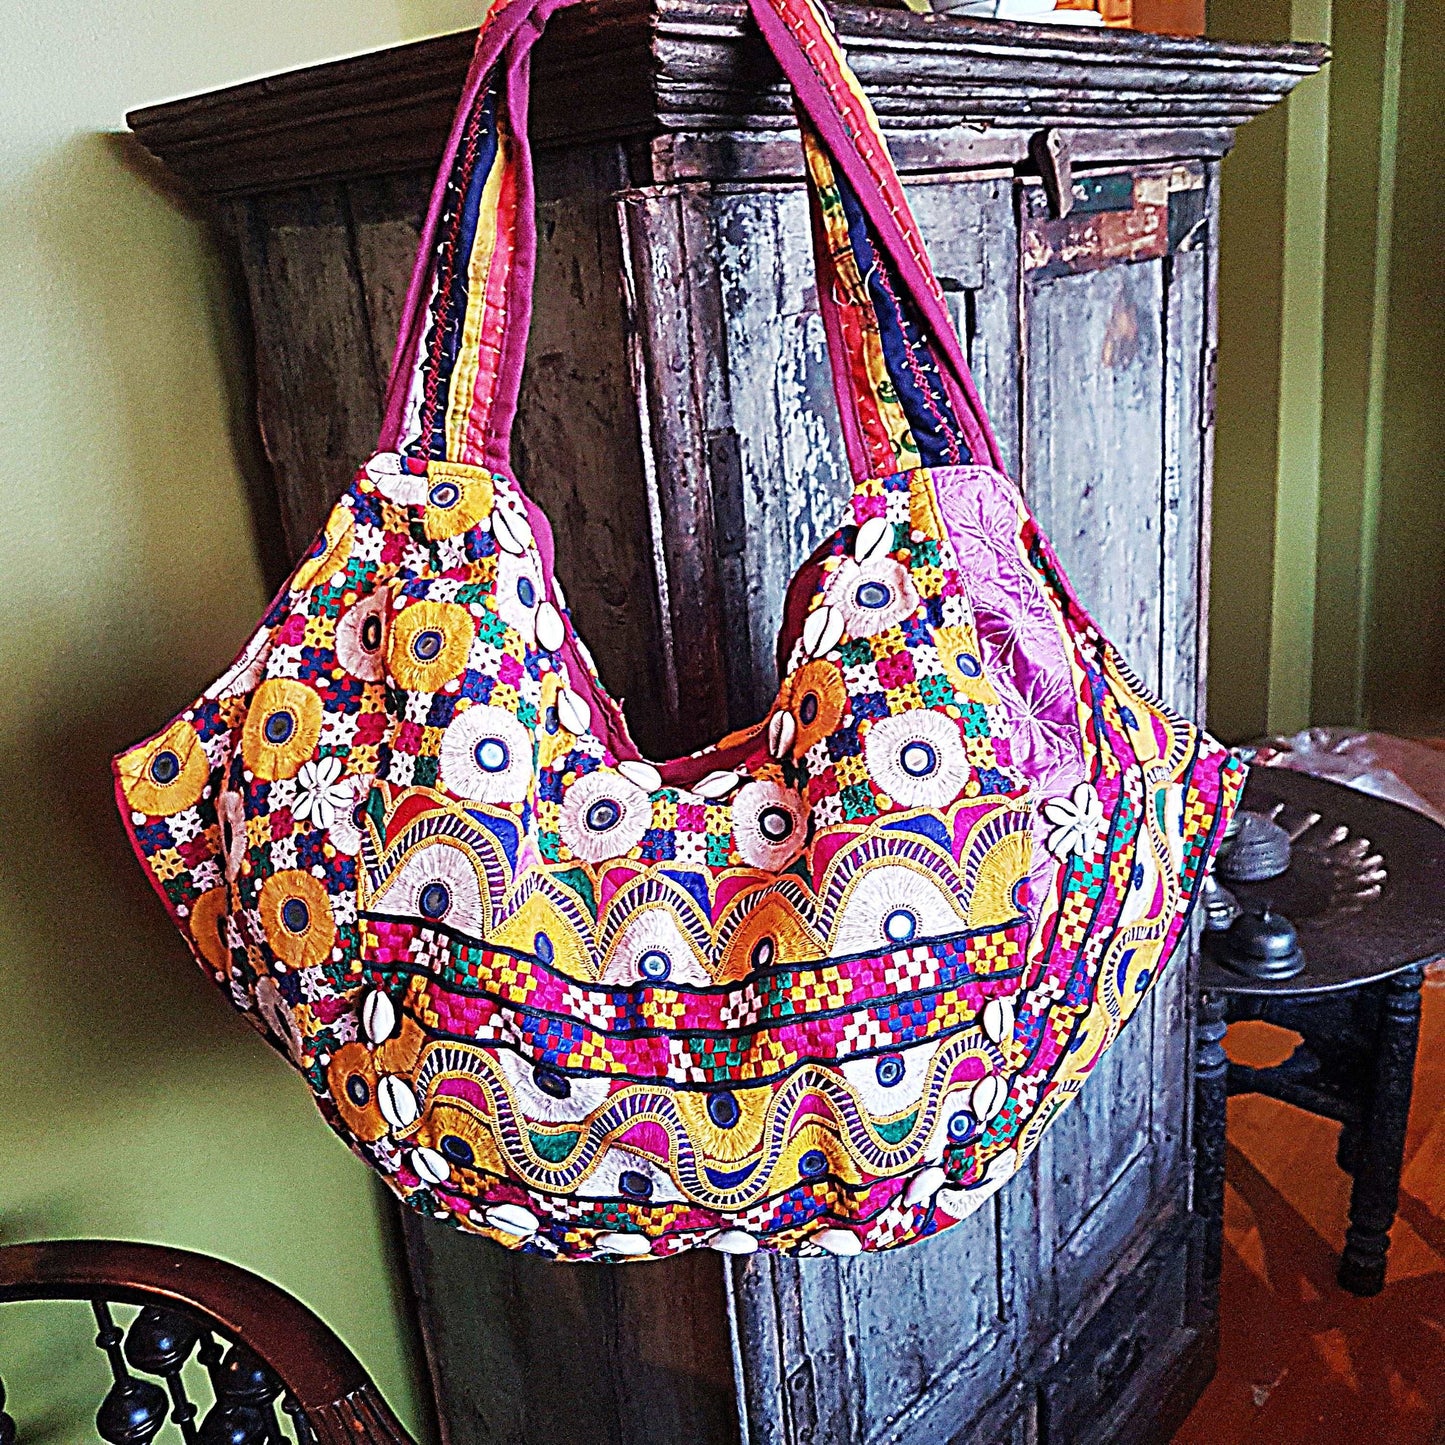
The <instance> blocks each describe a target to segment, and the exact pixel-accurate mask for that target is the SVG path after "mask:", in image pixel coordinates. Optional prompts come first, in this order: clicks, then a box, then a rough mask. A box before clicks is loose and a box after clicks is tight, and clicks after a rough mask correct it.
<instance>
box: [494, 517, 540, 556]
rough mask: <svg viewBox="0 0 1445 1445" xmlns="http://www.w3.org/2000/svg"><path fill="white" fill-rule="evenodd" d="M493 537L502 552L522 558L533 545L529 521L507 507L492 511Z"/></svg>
mask: <svg viewBox="0 0 1445 1445" xmlns="http://www.w3.org/2000/svg"><path fill="white" fill-rule="evenodd" d="M492 535H493V536H494V537H495V538H496V539H497V546H499V547H500V548H501V549H502V551H504V552H510V553H511V554H512V556H514V557H520V556H521V555H522V553H523V552H525V551H526V550H527V548H528V547H530V546H531V545H532V529H531V527H530V526H528V524H527V519H526V518H525V517H523V516H521V515H520V514H519V513H517V512H510V511H508V510H507V509H506V508H505V507H494V508H493V509H492Z"/></svg>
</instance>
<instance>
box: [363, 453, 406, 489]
mask: <svg viewBox="0 0 1445 1445" xmlns="http://www.w3.org/2000/svg"><path fill="white" fill-rule="evenodd" d="M365 470H366V475H367V476H368V477H370V478H371V480H372V481H373V482H379V481H380V480H381V479H382V478H383V477H395V476H397V475H399V474H400V472H401V456H400V454H399V453H397V452H377V454H376V455H375V456H374V457H372V458H371V460H370V461H369V462H367V464H366V468H365Z"/></svg>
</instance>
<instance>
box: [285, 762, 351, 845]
mask: <svg viewBox="0 0 1445 1445" xmlns="http://www.w3.org/2000/svg"><path fill="white" fill-rule="evenodd" d="M345 766H346V765H345V764H344V763H343V762H342V761H341V759H340V758H313V759H311V761H310V762H305V763H302V764H301V770H300V772H298V773H297V774H296V801H295V803H294V804H293V805H292V811H293V812H294V813H295V814H296V817H297V818H298V819H300V820H301V821H302V822H303V823H304V822H307V821H310V822H311V823H314V824H315V825H316V827H318V828H329V827H331V825H332V824H333V823H334V822H335V821H336V817H337V814H338V813H340V812H342V811H343V810H344V809H346V808H348V807H349V806H350V805H351V788H350V786H349V785H348V784H347V783H345V782H344V781H342V777H341V774H342V772H343V771H344V770H345Z"/></svg>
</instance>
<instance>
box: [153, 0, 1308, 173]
mask: <svg viewBox="0 0 1445 1445" xmlns="http://www.w3.org/2000/svg"><path fill="white" fill-rule="evenodd" d="M837 20H838V25H839V31H840V34H841V35H842V37H843V40H844V42H845V44H846V45H847V48H848V53H849V56H850V58H851V60H852V62H853V65H854V67H855V68H856V70H857V72H858V76H859V79H860V80H861V81H862V83H863V85H864V87H865V88H866V89H867V90H868V92H869V94H870V96H871V98H872V100H873V103H874V105H875V107H876V109H877V110H878V113H879V115H880V116H881V117H882V120H883V124H884V127H885V129H886V130H888V131H890V132H892V133H893V134H894V135H895V136H896V137H899V138H900V139H901V140H903V141H904V142H905V147H904V149H905V156H904V163H905V164H908V163H909V160H908V157H907V154H906V152H907V151H908V149H909V144H908V143H910V142H911V143H912V148H913V149H914V150H917V149H918V145H919V142H920V141H922V140H923V139H924V138H926V137H935V138H941V137H943V136H945V135H946V134H947V133H949V132H953V133H954V135H955V144H956V142H957V133H958V132H959V129H960V128H964V138H965V139H967V138H970V137H972V138H975V139H978V138H989V139H995V140H996V139H998V138H999V137H1000V136H1001V135H1011V136H1012V143H1005V144H1003V145H1002V146H998V145H994V146H992V147H985V148H984V149H985V150H986V151H988V150H991V151H992V152H993V154H992V156H991V159H992V161H993V162H994V163H997V161H998V160H999V159H1001V158H1003V159H1008V160H1010V161H1012V160H1015V159H1018V158H1020V157H1021V156H1022V155H1023V154H1024V151H1025V149H1026V139H1027V136H1028V135H1030V134H1032V133H1033V132H1035V131H1037V130H1039V129H1040V128H1042V127H1047V126H1054V127H1068V128H1071V129H1075V130H1082V131H1085V132H1097V131H1104V132H1108V131H1119V130H1121V129H1122V130H1130V131H1140V130H1142V131H1146V132H1150V131H1156V132H1179V131H1181V130H1194V131H1197V130H1204V131H1208V132H1211V133H1214V135H1215V136H1216V139H1215V140H1214V141H1212V142H1210V143H1209V144H1207V145H1206V147H1205V150H1206V151H1207V152H1208V153H1218V152H1219V150H1220V149H1221V142H1220V139H1219V137H1221V136H1223V137H1224V141H1223V143H1224V144H1227V135H1228V133H1229V132H1231V131H1232V130H1233V128H1234V127H1236V126H1238V125H1241V124H1242V123H1243V122H1244V121H1246V120H1248V119H1249V118H1250V117H1251V116H1254V115H1257V114H1259V113H1260V112H1261V111H1263V110H1265V109H1267V108H1268V107H1269V106H1271V105H1273V104H1275V102H1276V101H1278V100H1280V99H1281V98H1282V97H1283V96H1285V95H1286V94H1288V92H1289V91H1290V90H1291V89H1292V88H1293V87H1294V85H1296V84H1297V83H1298V82H1299V81H1300V80H1301V79H1303V78H1304V77H1305V76H1307V75H1310V74H1312V73H1313V72H1314V71H1316V70H1318V69H1319V68H1320V66H1321V65H1322V64H1323V63H1324V61H1325V59H1326V56H1327V53H1328V52H1327V51H1326V50H1325V48H1324V47H1323V46H1318V45H1303V44H1294V43H1282V44H1276V45H1241V44H1234V43H1229V42H1224V41H1218V40H1205V39H1198V38H1183V37H1178V36H1168V35H1145V34H1138V33H1134V32H1131V31H1118V30H1092V29H1081V30H1077V31H1074V30H1067V29H1062V28H1060V27H1057V26H1028V25H1013V24H1007V23H996V22H985V21H968V20H960V19H956V18H954V17H952V16H947V15H916V14H913V13H911V12H907V11H897V10H881V9H867V8H861V7H842V8H840V9H839V10H838V12H837ZM474 36H475V32H474V31H461V32H458V33H457V34H454V35H443V36H439V37H437V38H435V39H431V40H422V41H417V42H415V43H414V44H409V45H400V46H394V47H392V48H390V49H387V50H381V51H376V52H373V53H372V54H369V55H360V56H356V57H353V58H351V59H348V60H339V61H333V62H330V63H328V64H324V65H316V66H311V67H309V68H307V69H305V70H296V71H290V72H287V73H285V74H282V75H277V76H271V77H268V78H266V79H264V80H257V81H251V82H248V83H246V84H244V85H237V86H231V87H229V88H227V89H224V90H217V91H212V92H210V93H208V94H205V95H199V96H193V97H191V98H189V99H186V100H177V101H171V102H169V103H167V104H164V105H155V106H149V107H146V108H144V109H141V110H136V111H133V112H132V113H131V114H130V115H129V116H128V117H127V119H128V121H129V124H130V126H131V128H132V129H133V130H134V131H135V133H136V135H137V136H138V137H139V139H140V141H141V143H142V144H143V145H144V146H145V147H146V148H147V149H148V150H150V151H151V152H152V153H153V154H155V155H156V156H158V157H159V158H160V159H161V160H162V161H163V162H164V163H165V164H166V165H167V166H168V167H169V168H170V169H171V170H172V171H174V172H175V173H176V174H177V175H180V176H182V177H184V178H185V179H186V180H187V181H189V182H190V183H191V184H192V185H193V186H194V187H195V189H196V190H198V191H199V192H201V193H202V194H205V195H235V194H241V193H245V192H251V191H258V190H271V189H275V188H277V187H281V186H287V185H301V184H306V183H311V182H315V181H320V180H326V179H336V178H341V177H348V176H355V175H361V174H367V175H377V174H381V173H385V172H387V171H401V170H408V169H413V168H424V167H427V166H430V165H432V164H434V163H435V161H436V158H437V156H438V155H439V153H440V151H441V147H442V143H443V141H444V139H445V135H446V131H447V127H448V125H449V124H450V121H451V117H452V110H453V107H454V106H455V103H456V97H457V94H458V92H459V90H460V88H461V84H462V79H463V77H464V75H465V73H466V69H467V63H468V60H469V58H470V55H471V49H472V43H473V38H474ZM534 70H535V76H536V84H535V87H534V89H535V93H536V100H535V103H534V106H533V113H532V114H533V118H532V135H533V139H534V141H535V142H536V144H537V145H538V146H539V147H546V146H562V145H576V144H580V143H583V142H586V141H592V140H598V139H603V138H612V139H623V138H630V139H640V140H644V141H655V140H657V139H658V138H670V137H673V136H679V135H683V136H687V135H697V134H703V135H706V134H709V133H714V134H716V133H723V134H728V133H735V132H742V131H750V132H753V133H754V136H756V132H758V131H759V130H762V131H769V130H771V131H781V130H788V129H791V127H792V112H791V107H790V105H789V101H788V97H787V95H786V93H785V91H784V88H783V86H782V84H781V82H780V79H779V77H778V72H777V69H776V67H775V65H774V63H773V61H772V58H771V57H770V56H769V55H768V53H767V51H766V49H765V47H764V46H763V44H762V41H761V38H760V37H759V36H758V35H757V33H756V31H755V30H753V29H752V28H751V26H750V24H749V23H748V22H747V19H746V9H745V7H744V6H742V5H740V4H737V3H733V0H726V3H723V0H592V3H589V4H587V5H586V6H583V7H578V8H576V9H571V10H567V11H563V12H562V13H560V14H559V15H558V16H557V17H556V19H555V20H554V21H553V23H552V26H551V28H550V29H549V31H548V34H547V36H546V38H545V39H544V40H543V41H542V42H541V44H540V45H539V47H538V51H537V56H536V63H535V67H534ZM604 79H605V83H601V82H602V81H603V80H604ZM1098 146H1099V142H1098V140H1097V139H1096V140H1095V141H1094V142H1093V149H1094V150H1095V152H1096V153H1097V150H1098ZM1089 149H1090V146H1089V145H1088V144H1086V145H1085V146H1084V151H1085V152H1086V153H1087V152H1088V150H1089ZM1176 153H1182V152H1179V151H1178V150H1177V148H1176ZM1195 153H1198V151H1197V150H1196V152H1195ZM956 163H957V158H956ZM637 179H638V181H639V183H645V182H646V181H648V180H651V179H654V178H653V177H651V176H639V177H638V178H637Z"/></svg>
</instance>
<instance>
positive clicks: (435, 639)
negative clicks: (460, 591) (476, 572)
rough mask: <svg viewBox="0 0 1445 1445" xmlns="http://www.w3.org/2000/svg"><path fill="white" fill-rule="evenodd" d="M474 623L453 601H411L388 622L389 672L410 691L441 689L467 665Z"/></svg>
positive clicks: (467, 613) (435, 690)
mask: <svg viewBox="0 0 1445 1445" xmlns="http://www.w3.org/2000/svg"><path fill="white" fill-rule="evenodd" d="M475 636H476V626H475V624H474V623H473V621H472V614H471V613H470V612H468V611H467V609H466V608H465V607H462V606H460V605H459V604H458V603H455V602H413V603H412V604H411V606H409V607H404V608H402V610H401V611H400V612H398V613H397V614H396V616H395V619H394V621H393V622H392V626H391V653H390V662H391V668H390V670H391V675H392V677H394V678H395V679H396V681H397V683H398V685H399V686H401V687H404V688H408V689H410V690H411V691H413V692H440V691H441V689H442V687H443V686H444V685H445V684H446V683H449V682H450V681H451V680H452V678H454V677H456V676H457V674H458V673H459V672H461V670H462V669H463V668H464V667H465V666H466V665H467V654H468V652H470V651H471V646H472V639H473V637H475Z"/></svg>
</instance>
